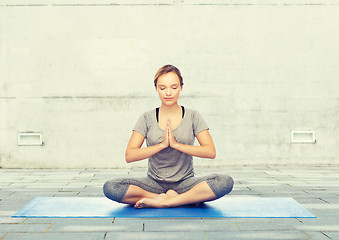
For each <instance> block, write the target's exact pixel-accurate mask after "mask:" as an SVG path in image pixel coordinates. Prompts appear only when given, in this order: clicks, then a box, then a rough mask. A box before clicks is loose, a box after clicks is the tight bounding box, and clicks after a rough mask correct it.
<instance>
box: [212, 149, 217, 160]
mask: <svg viewBox="0 0 339 240" xmlns="http://www.w3.org/2000/svg"><path fill="white" fill-rule="evenodd" d="M216 156H217V152H216V150H215V148H213V150H212V151H211V155H210V158H211V159H215V158H216Z"/></svg>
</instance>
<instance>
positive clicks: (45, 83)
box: [0, 0, 339, 168]
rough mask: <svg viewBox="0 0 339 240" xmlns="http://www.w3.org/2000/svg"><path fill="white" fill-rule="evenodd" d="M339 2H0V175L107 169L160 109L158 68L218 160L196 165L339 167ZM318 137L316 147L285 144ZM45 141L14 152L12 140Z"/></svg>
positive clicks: (120, 158)
mask: <svg viewBox="0 0 339 240" xmlns="http://www.w3.org/2000/svg"><path fill="white" fill-rule="evenodd" d="M338 4H339V2H338V1H330V0H327V1H320V0H319V1H314V0H313V1H312V0H310V1H309V0H299V1H295V0H293V1H283V0H276V1H273V0H272V1H268V0H267V1H265V0H253V1H244V0H239V1H233V0H218V1H217V0H215V1H212V0H210V1H208V0H200V1H199V0H197V1H193V0H187V1H186V0H185V1H169V0H139V1H115V0H111V1H108V0H106V1H104V0H102V1H91V0H87V1H75V0H73V1H58V0H50V1H38V0H36V1H34V0H25V1H24V0H16V1H15V0H14V1H9V0H8V1H2V2H1V7H0V121H1V122H0V134H1V135H0V166H1V167H7V168H9V167H14V168H30V167H32V168H50V167H53V168H54V167H56V168H84V167H85V168H87V167H88V168H93V167H97V168H106V167H119V168H125V167H131V166H134V167H138V166H146V161H143V162H140V163H135V164H133V165H128V164H126V163H125V162H124V152H125V148H126V145H127V142H128V139H129V137H130V135H131V128H132V127H133V125H134V123H135V121H136V120H137V118H138V116H139V115H140V114H141V113H143V112H145V111H148V110H150V109H152V108H154V107H156V106H159V104H160V102H159V100H158V98H157V94H156V92H155V91H154V88H153V76H154V74H155V72H156V70H157V69H158V68H159V67H161V66H162V65H164V64H167V63H171V64H174V65H176V66H177V67H178V68H179V69H180V70H181V71H182V73H183V76H184V82H185V85H184V90H183V92H182V98H181V99H180V104H182V105H184V106H185V107H187V108H191V109H196V110H198V111H200V112H201V113H202V114H203V116H204V117H205V119H206V121H207V123H208V125H209V126H210V132H211V134H212V136H213V139H214V141H215V144H216V147H217V158H216V159H215V160H208V159H196V161H195V164H196V165H197V166H224V165H245V164H246V165H250V164H338V163H339V159H338V155H339V148H338V144H339V134H338V133H339V130H338V122H339V119H338V110H339V82H338V75H339V48H338V43H339V24H338V22H339V5H338ZM292 130H313V131H315V132H316V139H317V142H316V143H315V144H291V143H290V132H291V131H292ZM26 131H33V132H41V133H42V134H43V141H44V145H43V146H18V145H17V134H18V133H20V132H26Z"/></svg>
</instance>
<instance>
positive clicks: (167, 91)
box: [166, 88, 171, 96]
mask: <svg viewBox="0 0 339 240" xmlns="http://www.w3.org/2000/svg"><path fill="white" fill-rule="evenodd" d="M170 95H171V90H170V89H169V88H167V89H166V96H170Z"/></svg>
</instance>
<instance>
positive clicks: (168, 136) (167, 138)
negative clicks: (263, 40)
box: [162, 119, 177, 148]
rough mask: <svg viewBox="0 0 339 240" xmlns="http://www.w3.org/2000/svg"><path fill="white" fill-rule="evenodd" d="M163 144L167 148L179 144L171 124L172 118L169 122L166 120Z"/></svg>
mask: <svg viewBox="0 0 339 240" xmlns="http://www.w3.org/2000/svg"><path fill="white" fill-rule="evenodd" d="M162 144H163V146H164V147H165V148H167V147H171V148H175V147H176V145H177V142H176V141H175V138H174V135H173V132H172V124H171V120H170V119H167V122H166V128H165V133H164V140H163V141H162Z"/></svg>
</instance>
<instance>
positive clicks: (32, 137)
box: [18, 133, 42, 146]
mask: <svg viewBox="0 0 339 240" xmlns="http://www.w3.org/2000/svg"><path fill="white" fill-rule="evenodd" d="M41 145H42V134H41V133H18V146H41Z"/></svg>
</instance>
